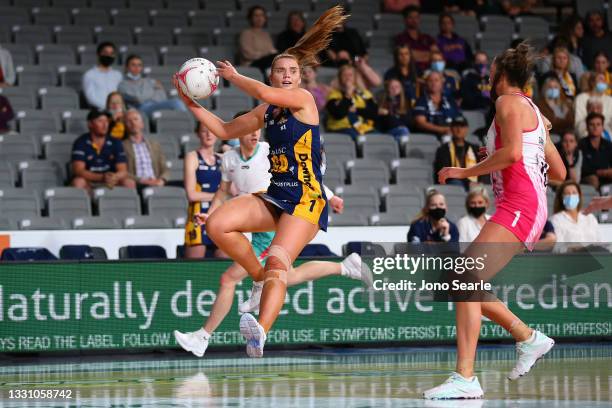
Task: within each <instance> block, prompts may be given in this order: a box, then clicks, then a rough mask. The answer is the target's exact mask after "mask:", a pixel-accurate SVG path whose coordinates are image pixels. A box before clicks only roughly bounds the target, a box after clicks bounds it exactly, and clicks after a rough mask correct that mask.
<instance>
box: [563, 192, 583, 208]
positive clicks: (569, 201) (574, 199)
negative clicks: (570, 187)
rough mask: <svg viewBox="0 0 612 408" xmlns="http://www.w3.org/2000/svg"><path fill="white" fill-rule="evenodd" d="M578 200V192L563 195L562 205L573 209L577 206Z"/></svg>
mask: <svg viewBox="0 0 612 408" xmlns="http://www.w3.org/2000/svg"><path fill="white" fill-rule="evenodd" d="M579 202H580V196H579V195H578V194H569V195H566V196H563V206H564V207H565V209H566V210H575V209H576V208H578V203H579Z"/></svg>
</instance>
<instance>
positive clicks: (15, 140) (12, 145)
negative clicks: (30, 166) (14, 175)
mask: <svg viewBox="0 0 612 408" xmlns="http://www.w3.org/2000/svg"><path fill="white" fill-rule="evenodd" d="M37 157H38V148H37V145H36V141H35V140H34V138H33V137H32V136H30V135H28V134H22V135H18V134H14V135H0V159H2V160H10V161H19V160H32V159H36V158H37Z"/></svg>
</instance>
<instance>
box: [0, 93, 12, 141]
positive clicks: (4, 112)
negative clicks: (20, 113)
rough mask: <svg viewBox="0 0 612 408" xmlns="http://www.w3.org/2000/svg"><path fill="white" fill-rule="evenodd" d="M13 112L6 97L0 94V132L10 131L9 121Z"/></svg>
mask: <svg viewBox="0 0 612 408" xmlns="http://www.w3.org/2000/svg"><path fill="white" fill-rule="evenodd" d="M14 117H15V113H14V112H13V107H12V106H11V103H10V102H9V100H8V98H7V97H6V96H4V95H0V134H2V133H8V132H10V131H11V128H10V126H9V123H8V122H9V121H11V120H13V118H14Z"/></svg>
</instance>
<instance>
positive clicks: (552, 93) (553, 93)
mask: <svg viewBox="0 0 612 408" xmlns="http://www.w3.org/2000/svg"><path fill="white" fill-rule="evenodd" d="M560 96H561V91H560V90H559V88H548V89H547V90H546V97H547V98H548V99H559V97H560Z"/></svg>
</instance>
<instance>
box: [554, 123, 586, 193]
mask: <svg viewBox="0 0 612 408" xmlns="http://www.w3.org/2000/svg"><path fill="white" fill-rule="evenodd" d="M555 146H556V147H557V150H558V151H559V155H560V156H561V160H563V164H564V165H565V169H566V170H567V175H566V177H565V180H568V181H574V182H576V183H579V182H580V178H581V177H580V176H581V173H580V172H581V170H582V152H581V151H580V149H579V148H578V138H577V137H576V134H575V133H574V132H572V131H571V130H566V131H565V132H563V134H562V135H561V141H560V142H559V143H557V144H556V145H555ZM549 184H551V185H553V186H555V185H556V184H558V183H555V181H553V180H549Z"/></svg>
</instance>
